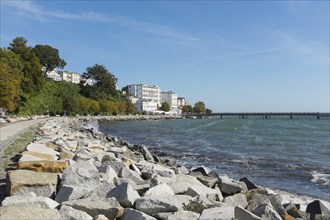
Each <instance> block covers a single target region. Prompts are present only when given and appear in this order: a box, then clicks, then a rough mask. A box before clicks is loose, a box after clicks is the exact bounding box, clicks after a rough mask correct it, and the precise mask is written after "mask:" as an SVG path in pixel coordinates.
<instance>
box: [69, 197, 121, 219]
mask: <svg viewBox="0 0 330 220" xmlns="http://www.w3.org/2000/svg"><path fill="white" fill-rule="evenodd" d="M63 205H67V206H71V207H72V208H74V209H77V210H81V211H84V212H86V213H87V214H88V215H90V216H92V217H95V216H96V215H98V214H102V215H105V216H106V217H107V218H108V219H110V220H114V219H116V218H118V217H120V216H121V215H122V214H123V212H124V208H123V207H121V206H120V204H119V202H118V201H117V200H116V199H115V198H108V199H102V198H98V197H94V198H93V197H89V198H86V199H78V200H72V201H67V202H63Z"/></svg>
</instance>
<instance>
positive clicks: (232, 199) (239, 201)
mask: <svg viewBox="0 0 330 220" xmlns="http://www.w3.org/2000/svg"><path fill="white" fill-rule="evenodd" d="M224 202H225V203H228V204H231V205H234V206H237V205H240V206H242V207H243V208H246V207H247V206H248V201H247V199H246V195H244V194H242V193H237V194H235V195H233V196H228V197H226V198H225V199H224Z"/></svg>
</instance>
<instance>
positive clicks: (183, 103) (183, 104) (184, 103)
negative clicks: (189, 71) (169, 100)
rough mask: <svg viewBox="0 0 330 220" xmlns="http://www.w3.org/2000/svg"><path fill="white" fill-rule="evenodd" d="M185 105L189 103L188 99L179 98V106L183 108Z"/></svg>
mask: <svg viewBox="0 0 330 220" xmlns="http://www.w3.org/2000/svg"><path fill="white" fill-rule="evenodd" d="M185 105H187V102H186V99H185V98H183V97H179V98H178V108H182V107H183V106H185Z"/></svg>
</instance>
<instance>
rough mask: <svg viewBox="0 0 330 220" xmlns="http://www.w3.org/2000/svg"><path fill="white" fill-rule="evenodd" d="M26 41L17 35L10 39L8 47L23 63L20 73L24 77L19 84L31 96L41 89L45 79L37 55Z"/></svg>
mask: <svg viewBox="0 0 330 220" xmlns="http://www.w3.org/2000/svg"><path fill="white" fill-rule="evenodd" d="M26 43H27V40H26V39H25V38H23V37H17V38H15V39H14V40H13V41H12V43H11V44H10V47H8V49H9V50H11V51H12V52H14V53H15V54H17V55H19V57H20V63H21V64H22V65H23V69H22V73H23V75H24V78H23V80H22V84H21V87H22V90H23V92H24V93H25V94H28V95H32V96H33V95H36V94H37V93H38V92H39V91H40V90H41V89H42V87H43V85H44V83H45V80H44V76H43V74H42V65H41V64H40V62H39V59H38V57H37V56H36V55H35V54H34V53H33V52H32V49H31V47H28V46H27V45H26Z"/></svg>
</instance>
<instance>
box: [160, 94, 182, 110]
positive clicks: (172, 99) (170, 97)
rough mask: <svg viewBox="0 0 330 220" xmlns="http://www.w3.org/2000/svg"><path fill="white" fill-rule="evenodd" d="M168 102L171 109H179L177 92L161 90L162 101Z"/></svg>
mask: <svg viewBox="0 0 330 220" xmlns="http://www.w3.org/2000/svg"><path fill="white" fill-rule="evenodd" d="M164 102H167V103H168V104H169V105H170V107H171V110H177V109H178V96H177V94H176V93H174V92H172V91H169V92H161V93H160V103H164Z"/></svg>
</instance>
